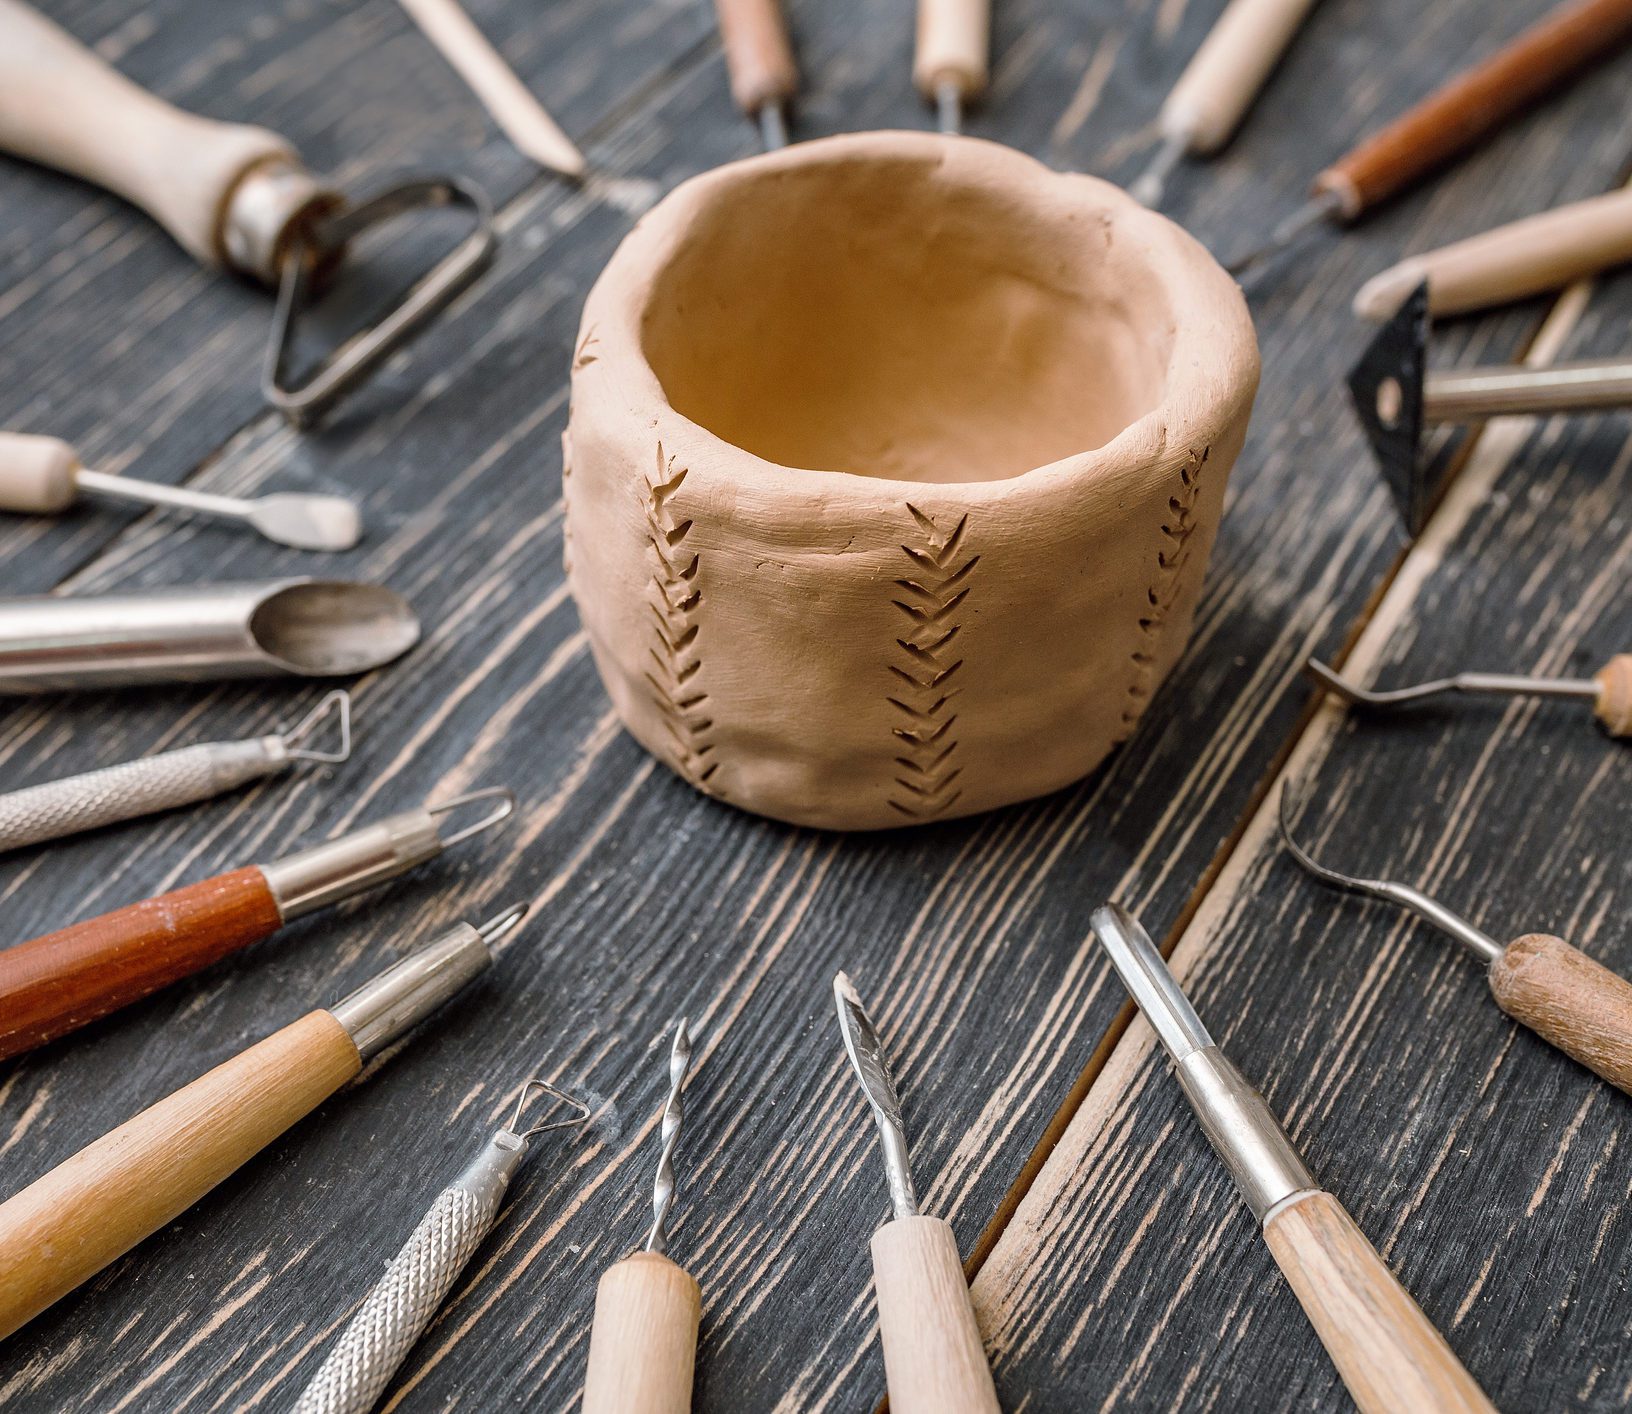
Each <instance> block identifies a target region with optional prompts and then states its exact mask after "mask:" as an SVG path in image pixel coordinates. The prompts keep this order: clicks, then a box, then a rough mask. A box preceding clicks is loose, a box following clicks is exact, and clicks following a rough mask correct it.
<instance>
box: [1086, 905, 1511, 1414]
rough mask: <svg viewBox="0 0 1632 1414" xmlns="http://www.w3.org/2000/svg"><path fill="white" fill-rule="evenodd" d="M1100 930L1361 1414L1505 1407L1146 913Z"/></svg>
mask: <svg viewBox="0 0 1632 1414" xmlns="http://www.w3.org/2000/svg"><path fill="white" fill-rule="evenodd" d="M1089 926H1090V927H1091V928H1092V930H1093V933H1094V936H1095V937H1096V938H1097V939H1098V940H1099V944H1100V946H1101V947H1102V948H1104V949H1105V953H1106V956H1108V957H1109V958H1110V960H1111V965H1112V966H1113V967H1114V968H1115V969H1116V971H1117V975H1118V976H1119V977H1121V979H1122V982H1123V984H1124V985H1125V986H1126V987H1127V989H1128V992H1129V993H1130V994H1131V995H1132V997H1133V1000H1134V1002H1135V1003H1136V1004H1137V1005H1138V1007H1139V1010H1140V1011H1142V1012H1143V1013H1144V1015H1145V1019H1146V1020H1147V1021H1148V1022H1149V1023H1150V1026H1151V1029H1152V1030H1153V1031H1154V1032H1155V1033H1156V1038H1157V1039H1158V1040H1159V1041H1160V1042H1161V1043H1162V1049H1163V1050H1165V1051H1166V1052H1167V1055H1168V1059H1169V1060H1170V1061H1171V1062H1172V1064H1173V1070H1174V1073H1175V1075H1176V1076H1177V1077H1178V1081H1179V1087H1180V1089H1182V1090H1183V1091H1184V1096H1185V1099H1187V1100H1188V1101H1189V1102H1190V1106H1191V1108H1192V1109H1194V1110H1195V1112H1196V1118H1197V1119H1198V1120H1200V1121H1201V1127H1202V1131H1203V1132H1204V1133H1205V1134H1206V1136H1207V1140H1208V1142H1209V1143H1210V1144H1211V1145H1212V1146H1213V1150H1214V1152H1215V1153H1217V1155H1218V1156H1219V1158H1221V1159H1222V1160H1223V1161H1224V1166H1225V1168H1227V1169H1228V1170H1229V1171H1230V1177H1231V1178H1233V1179H1234V1180H1235V1184H1236V1187H1237V1188H1239V1189H1240V1190H1241V1196H1242V1198H1244V1199H1245V1200H1246V1204H1247V1207H1248V1208H1250V1209H1251V1210H1252V1215H1253V1217H1254V1218H1256V1219H1257V1220H1258V1224H1259V1227H1260V1229H1261V1230H1262V1232H1263V1237H1264V1244H1265V1246H1267V1247H1268V1248H1269V1250H1270V1255H1271V1256H1273V1257H1274V1258H1275V1264H1276V1265H1277V1266H1278V1267H1280V1269H1281V1272H1282V1273H1283V1274H1284V1275H1285V1277H1286V1279H1287V1282H1288V1283H1289V1284H1290V1286H1291V1287H1292V1290H1293V1293H1294V1294H1295V1295H1296V1296H1297V1298H1298V1304H1299V1305H1301V1306H1302V1307H1303V1310H1304V1314H1305V1315H1307V1316H1308V1317H1309V1324H1310V1325H1312V1326H1313V1327H1314V1328H1315V1334H1316V1335H1317V1336H1319V1337H1320V1342H1321V1344H1322V1345H1324V1346H1325V1347H1326V1352H1327V1354H1328V1355H1330V1356H1331V1357H1332V1363H1333V1364H1334V1365H1336V1366H1337V1372H1338V1374H1340V1375H1341V1376H1342V1377H1343V1383H1344V1384H1345V1385H1346V1386H1347V1387H1348V1390H1349V1393H1350V1394H1351V1395H1352V1396H1353V1398H1354V1402H1355V1403H1356V1404H1357V1405H1358V1406H1359V1407H1360V1409H1361V1411H1362V1414H1397V1411H1399V1410H1402V1409H1413V1410H1435V1411H1446V1412H1447V1414H1448V1411H1460V1414H1495V1408H1494V1406H1493V1405H1492V1404H1491V1403H1490V1401H1489V1400H1488V1399H1486V1398H1485V1395H1484V1391H1482V1390H1481V1389H1480V1388H1479V1386H1478V1385H1477V1384H1475V1383H1474V1380H1473V1377H1472V1376H1471V1375H1470V1374H1469V1373H1468V1372H1467V1371H1466V1370H1465V1369H1463V1368H1462V1365H1461V1363H1460V1362H1459V1361H1458V1360H1457V1358H1456V1355H1455V1354H1454V1353H1453V1352H1452V1350H1451V1348H1450V1346H1449V1345H1447V1344H1446V1343H1445V1338H1444V1337H1443V1336H1442V1335H1440V1333H1439V1332H1438V1331H1437V1330H1435V1329H1434V1326H1433V1324H1432V1323H1431V1322H1430V1321H1429V1320H1428V1318H1427V1317H1426V1316H1425V1315H1423V1313H1422V1310H1421V1308H1420V1307H1419V1306H1418V1305H1417V1303H1416V1302H1415V1301H1413V1300H1412V1299H1411V1296H1410V1294H1409V1293H1408V1292H1407V1291H1406V1290H1405V1288H1404V1287H1402V1286H1401V1285H1400V1283H1399V1281H1398V1280H1397V1279H1396V1278H1395V1276H1394V1274H1393V1273H1392V1272H1390V1271H1389V1269H1388V1268H1387V1267H1386V1266H1385V1265H1384V1263H1383V1259H1382V1258H1381V1257H1379V1256H1378V1255H1377V1251H1376V1249H1375V1248H1374V1247H1373V1246H1372V1245H1371V1243H1370V1242H1368V1241H1367V1240H1366V1235H1365V1234H1364V1233H1363V1232H1361V1231H1360V1229H1359V1228H1358V1227H1357V1226H1356V1225H1355V1221H1354V1219H1353V1218H1351V1217H1350V1216H1349V1214H1348V1212H1347V1210H1346V1209H1345V1208H1344V1207H1343V1205H1342V1204H1341V1203H1339V1202H1338V1201H1337V1199H1336V1198H1334V1197H1333V1196H1332V1195H1331V1194H1330V1193H1328V1192H1326V1191H1325V1190H1324V1189H1323V1188H1321V1186H1320V1184H1319V1183H1318V1182H1316V1180H1315V1176H1314V1175H1313V1174H1312V1173H1310V1172H1309V1169H1308V1168H1307V1166H1305V1164H1304V1162H1303V1158H1302V1156H1301V1155H1300V1154H1299V1153H1298V1151H1297V1149H1296V1148H1295V1147H1294V1145H1293V1143H1292V1141H1291V1139H1290V1138H1288V1137H1287V1133H1286V1131H1285V1130H1284V1129H1282V1128H1281V1124H1280V1121H1279V1120H1277V1119H1276V1118H1275V1115H1274V1114H1273V1113H1272V1112H1271V1110H1270V1108H1269V1106H1268V1105H1267V1104H1265V1103H1264V1098H1263V1096H1262V1095H1260V1094H1259V1093H1258V1092H1257V1091H1256V1090H1254V1089H1253V1088H1252V1086H1251V1085H1249V1084H1248V1083H1247V1081H1246V1078H1245V1077H1244V1076H1243V1075H1242V1074H1241V1072H1240V1071H1239V1070H1237V1069H1236V1068H1235V1066H1233V1065H1232V1064H1231V1063H1230V1060H1229V1058H1228V1057H1227V1056H1225V1054H1224V1053H1223V1052H1222V1051H1221V1050H1219V1048H1218V1046H1217V1045H1216V1044H1215V1043H1214V1041H1213V1038H1212V1037H1211V1036H1210V1035H1208V1033H1207V1028H1206V1027H1205V1026H1203V1025H1202V1023H1201V1018H1200V1017H1199V1016H1197V1015H1196V1012H1195V1008H1194V1007H1192V1006H1191V1005H1190V999H1189V998H1188V997H1186V996H1185V994H1184V992H1183V990H1182V989H1181V988H1180V987H1179V984H1178V982H1177V980H1176V979H1175V978H1174V976H1173V974H1172V973H1171V972H1170V971H1168V967H1167V963H1166V962H1165V961H1164V960H1163V958H1162V955H1161V953H1160V952H1159V951H1158V950H1157V947H1156V945H1155V943H1153V942H1152V941H1151V939H1150V935H1149V934H1148V933H1146V932H1145V930H1144V929H1143V928H1142V927H1141V926H1140V924H1139V920H1138V919H1136V918H1134V917H1133V915H1132V914H1130V913H1129V912H1128V911H1127V910H1126V909H1124V908H1122V907H1121V905H1119V904H1115V903H1108V904H1105V905H1104V906H1103V907H1101V908H1097V909H1095V910H1094V913H1093V916H1092V918H1091V919H1090V920H1089Z"/></svg>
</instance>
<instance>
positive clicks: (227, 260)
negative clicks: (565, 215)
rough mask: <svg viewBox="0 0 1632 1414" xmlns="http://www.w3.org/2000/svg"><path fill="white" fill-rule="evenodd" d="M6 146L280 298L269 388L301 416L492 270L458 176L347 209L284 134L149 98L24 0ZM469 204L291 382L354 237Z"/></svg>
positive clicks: (12, 60) (12, 62)
mask: <svg viewBox="0 0 1632 1414" xmlns="http://www.w3.org/2000/svg"><path fill="white" fill-rule="evenodd" d="M0 149H3V150H5V151H9V152H11V153H13V154H15V155H16V156H18V157H24V158H27V159H28V160H29V161H31V162H38V163H41V164H43V165H44V166H47V167H55V168H58V169H59V170H61V171H64V172H67V173H69V174H71V175H73V176H76V177H80V178H82V179H84V180H85V181H88V182H92V183H94V184H96V185H97V186H101V187H105V188H106V189H107V190H109V191H111V192H114V193H115V194H117V195H119V196H122V197H124V198H125V200H127V201H130V202H132V203H134V204H135V205H137V206H139V207H141V208H142V209H143V210H145V211H146V212H147V213H148V214H149V215H150V216H152V217H153V219H154V220H156V221H157V222H158V223H159V224H160V225H161V226H163V227H164V228H165V230H167V231H168V232H169V233H170V234H171V235H172V236H173V237H174V238H175V239H176V241H177V242H178V243H179V244H180V245H181V246H182V248H183V249H185V250H186V251H187V252H188V253H189V254H190V255H192V256H193V257H194V258H195V259H196V260H198V261H200V262H201V263H203V264H204V265H206V266H209V267H221V268H224V269H228V270H231V271H233V272H234V273H236V274H239V275H243V276H247V277H248V278H250V279H253V280H258V281H260V282H262V283H264V284H267V285H271V286H273V287H275V288H276V289H277V291H278V304H277V312H276V314H275V316H274V318H273V322H272V334H271V339H270V342H269V344H268V347H267V358H266V365H265V373H264V377H263V389H264V391H265V394H266V397H267V399H268V401H269V402H271V403H272V405H273V406H274V407H277V408H278V409H279V410H280V411H282V412H283V413H284V414H285V415H286V416H287V417H288V418H289V420H290V421H291V422H293V423H295V424H297V425H299V424H302V423H305V422H307V421H309V420H310V419H312V418H315V417H317V416H318V415H319V414H320V413H321V412H323V410H324V409H325V408H327V407H328V406H330V405H331V404H332V403H333V402H335V401H336V400H337V399H338V398H339V397H341V396H342V395H343V394H344V393H346V392H347V391H349V390H350V389H351V388H353V387H355V386H356V385H357V384H358V383H360V382H361V381H362V380H363V379H364V378H366V377H367V376H368V374H369V373H370V372H372V371H373V370H374V369H375V368H376V367H378V366H379V364H380V363H382V362H383V361H384V360H385V359H386V358H388V357H389V356H390V355H391V354H392V353H394V352H395V351H396V350H398V349H399V348H401V347H402V346H403V345H404V344H406V343H407V342H408V340H409V339H411V338H412V337H413V336H414V335H415V334H417V333H418V332H419V331H420V330H421V329H422V328H423V327H424V326H425V325H426V324H427V323H428V322H429V320H430V319H431V318H432V316H434V315H435V314H436V313H437V312H438V311H440V310H441V309H443V308H444V307H445V306H446V305H447V304H448V303H449V301H451V300H452V299H453V298H454V296H455V295H457V294H458V293H459V292H460V291H461V290H463V289H464V288H466V286H468V285H469V284H470V283H471V281H473V280H474V279H475V278H476V277H477V276H478V275H479V274H481V272H482V271H483V270H484V269H485V268H486V267H487V264H488V262H489V261H490V260H491V258H492V255H493V250H494V246H495V244H496V239H497V237H496V233H495V228H494V225H493V216H492V211H491V209H490V207H489V205H488V201H487V198H486V196H485V195H484V194H483V193H482V192H481V191H480V190H478V189H477V188H476V187H474V186H472V185H471V184H470V183H468V182H466V181H463V180H462V179H460V178H457V177H451V176H449V177H429V178H423V179H416V180H413V181H408V182H404V183H401V184H400V185H398V186H395V187H392V188H391V189H390V190H388V191H383V192H380V193H379V194H377V195H374V196H372V197H370V198H368V199H366V200H364V201H361V202H358V203H356V204H352V203H351V201H350V199H349V198H348V197H347V196H346V195H345V194H343V193H341V192H339V191H338V190H336V189H335V188H333V187H330V186H327V185H325V184H323V183H322V182H320V181H318V180H317V179H316V178H315V177H313V176H312V175H311V174H310V173H309V172H307V171H306V169H305V168H304V167H303V166H302V165H301V162H300V159H299V158H298V157H297V156H296V154H295V151H294V149H293V148H292V147H291V146H290V145H289V144H288V143H287V142H285V141H284V139H283V138H281V137H279V136H277V135H276V134H275V133H271V132H268V131H266V129H264V128H253V127H245V126H244V125H242V124H238V123H220V122H215V121H213V120H211V119H207V118H201V117H198V116H197V115H195V114H192V113H184V112H182V111H181V110H179V109H177V108H173V107H172V106H171V105H170V104H168V103H166V102H164V101H163V100H162V99H160V98H157V97H155V96H154V95H153V94H150V93H147V92H146V91H144V90H143V89H140V88H138V87H137V86H136V85H135V84H133V83H131V82H130V80H129V79H127V78H125V77H124V76H123V75H122V74H120V73H118V72H116V71H115V70H114V69H113V68H111V67H110V66H109V65H107V64H105V63H104V62H103V61H102V60H101V59H100V58H98V57H97V56H96V55H94V54H92V53H91V51H90V50H88V49H86V48H85V47H84V46H83V45H82V44H80V43H79V42H78V41H77V40H76V39H73V38H72V37H71V36H69V35H68V34H67V33H66V32H64V31H63V30H61V29H59V28H58V27H57V26H56V25H55V24H53V23H52V22H51V21H50V20H48V19H46V18H45V17H44V16H42V15H40V14H38V13H36V12H35V11H34V10H32V9H30V8H29V7H28V6H26V5H24V4H22V3H20V0H0ZM450 207H462V208H464V209H465V210H466V211H467V212H468V213H469V215H470V216H471V219H472V222H473V229H472V230H471V232H470V234H469V235H467V236H466V237H464V238H463V239H462V240H461V241H460V242H459V243H458V244H457V245H456V246H454V247H453V249H452V250H451V251H449V253H448V254H447V255H446V256H444V257H443V258H442V259H441V260H440V261H438V262H437V264H436V265H435V266H433V267H432V268H431V269H430V270H429V271H428V272H427V273H426V274H425V275H424V277H423V278H421V279H420V280H419V281H418V282H417V283H415V284H414V285H413V286H412V287H411V288H410V289H409V290H407V291H406V292H405V293H404V294H403V296H402V297H401V298H400V299H399V300H398V301H397V303H396V304H395V305H394V306H393V307H392V308H391V309H390V310H389V311H388V312H387V313H386V314H384V315H383V316H382V317H381V318H379V319H378V320H377V321H376V322H375V323H374V324H373V325H371V326H370V327H368V328H366V329H364V330H362V331H360V332H359V333H357V334H356V335H354V336H353V337H351V338H350V339H348V340H346V341H345V342H344V343H342V344H341V345H340V346H339V347H338V348H336V349H335V350H334V351H333V352H331V353H330V354H329V355H327V356H326V357H325V358H324V359H323V360H322V362H321V363H319V364H318V365H317V366H316V367H315V369H314V370H313V371H312V372H310V373H309V374H308V375H307V376H306V377H305V378H304V380H303V381H302V382H300V383H299V384H295V383H292V382H291V381H290V380H289V364H290V362H291V358H292V345H293V340H294V334H295V327H296V325H297V324H298V323H299V322H301V317H302V315H303V314H304V313H305V312H306V310H307V308H308V305H309V303H310V301H311V298H312V294H313V292H314V291H315V289H316V288H317V287H318V285H319V284H320V283H321V282H322V281H323V280H324V279H325V278H326V277H327V276H328V275H329V274H330V273H331V272H332V271H333V269H334V268H335V267H336V266H338V265H339V263H340V261H341V258H342V257H343V255H344V254H345V250H346V247H347V245H348V244H350V243H351V242H352V241H353V240H354V239H355V238H356V237H357V236H359V235H361V234H362V233H363V232H364V231H366V230H368V229H369V228H371V227H374V226H378V225H380V224H381V223H382V222H386V221H391V220H394V219H395V218H397V217H398V216H401V215H403V214H405V213H407V212H409V211H414V210H418V209H446V208H450Z"/></svg>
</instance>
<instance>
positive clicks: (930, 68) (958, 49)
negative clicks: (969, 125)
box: [912, 0, 992, 136]
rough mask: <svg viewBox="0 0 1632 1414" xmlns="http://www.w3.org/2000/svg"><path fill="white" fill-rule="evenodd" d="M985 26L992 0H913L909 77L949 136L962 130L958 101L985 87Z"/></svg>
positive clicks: (988, 37) (963, 101)
mask: <svg viewBox="0 0 1632 1414" xmlns="http://www.w3.org/2000/svg"><path fill="white" fill-rule="evenodd" d="M991 29H992V0H918V46H917V54H916V55H915V56H914V59H913V63H912V79H913V82H914V83H915V84H917V86H918V92H919V93H921V94H923V96H924V97H925V98H927V99H928V100H929V101H930V102H931V103H933V104H934V105H935V119H936V125H937V126H938V127H939V128H940V130H941V131H942V132H943V133H946V134H948V135H949V136H950V135H956V134H957V133H961V132H962V131H963V110H964V107H965V106H966V105H967V104H968V103H969V101H970V100H971V99H973V98H977V97H979V96H980V94H981V93H983V92H984V91H985V89H986V80H987V78H988V76H989V70H990V63H991V52H990V51H991Z"/></svg>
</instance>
